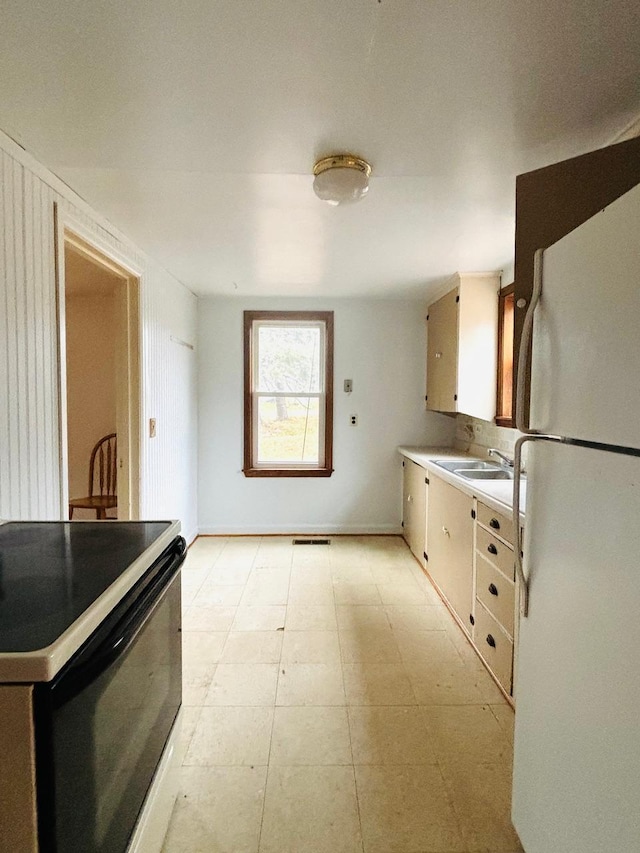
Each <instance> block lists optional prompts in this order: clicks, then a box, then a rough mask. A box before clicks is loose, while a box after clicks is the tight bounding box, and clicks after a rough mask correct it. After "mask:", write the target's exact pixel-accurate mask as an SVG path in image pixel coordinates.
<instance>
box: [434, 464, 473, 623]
mask: <svg viewBox="0 0 640 853" xmlns="http://www.w3.org/2000/svg"><path fill="white" fill-rule="evenodd" d="M472 510H473V498H472V497H471V496H470V495H467V494H465V493H464V492H461V491H460V490H459V489H456V488H455V486H451V485H449V483H445V482H444V481H443V480H441V479H440V478H439V477H434V476H433V475H431V476H430V478H429V513H428V520H427V541H428V543H429V548H428V551H427V554H428V563H427V568H428V571H429V574H430V575H431V578H432V579H433V581H434V582H435V584H436V585H437V587H438V589H439V590H440V592H441V594H442V595H443V596H444V597H445V598H446V599H447V601H448V602H449V604H450V605H451V607H452V608H453V610H454V611H455V612H456V614H457V615H458V617H459V619H460V621H461V622H462V624H463V625H464V626H465V628H466V630H467V632H470V631H471V624H470V619H469V617H470V615H471V614H472V612H473V516H472Z"/></svg>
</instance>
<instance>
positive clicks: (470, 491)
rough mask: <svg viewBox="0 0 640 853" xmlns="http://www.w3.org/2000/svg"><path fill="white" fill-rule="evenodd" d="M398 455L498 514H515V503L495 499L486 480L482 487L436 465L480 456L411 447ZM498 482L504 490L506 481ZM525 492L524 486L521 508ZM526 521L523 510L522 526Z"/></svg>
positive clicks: (449, 448)
mask: <svg viewBox="0 0 640 853" xmlns="http://www.w3.org/2000/svg"><path fill="white" fill-rule="evenodd" d="M398 453H399V454H400V456H404V457H405V458H407V459H411V460H412V461H413V462H415V463H416V464H418V465H420V467H421V468H424V469H425V470H427V471H431V472H432V473H433V474H435V475H436V476H438V477H440V479H441V480H444V481H445V482H446V483H449V484H450V485H452V486H455V487H456V488H458V489H460V491H462V492H465V494H467V495H470V496H471V497H475V498H478V500H481V501H482V502H483V503H485V504H487V506H489V507H491V509H494V510H496V512H502V513H506V514H507V515H512V514H513V502H512V501H509V502H507V501H504V500H501V499H500V498H497V497H495V495H492V494H491V492H490V491H487V490H486V488H485V486H486V485H487V481H486V480H483V481H481V482H482V485H478V484H477V482H475V483H471V482H469V480H465V478H464V477H460V476H458V475H457V474H453V473H452V472H451V471H447V470H446V469H445V468H441V467H440V466H439V465H436V463H435V460H436V459H460V460H461V461H464V460H470V459H473V460H476V459H480V457H479V456H469V454H467V453H464V452H463V451H460V450H456V449H455V448H454V447H409V446H406V445H401V446H400V447H398ZM496 482H499V483H500V488H501V489H504V487H503V486H502V484H503V483H504V482H505V481H504V480H502V481H496ZM509 482H512V481H509ZM489 488H491V486H489ZM524 490H526V486H525V485H524V484H523V486H522V490H521V496H520V505H521V506H524V505H525V495H524V494H522V491H524ZM524 521H525V511H524V510H521V512H520V524H521V525H524Z"/></svg>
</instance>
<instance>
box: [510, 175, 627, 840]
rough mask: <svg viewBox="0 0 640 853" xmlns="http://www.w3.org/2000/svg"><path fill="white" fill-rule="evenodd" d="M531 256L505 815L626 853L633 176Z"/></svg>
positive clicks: (519, 825)
mask: <svg viewBox="0 0 640 853" xmlns="http://www.w3.org/2000/svg"><path fill="white" fill-rule="evenodd" d="M538 261H539V264H538V272H539V275H538V276H537V287H538V292H539V301H538V303H537V306H536V304H535V298H534V299H533V300H532V302H531V304H530V305H529V307H528V321H529V324H530V326H529V327H530V329H531V337H532V346H533V349H532V375H531V417H530V424H529V429H530V432H531V435H529V436H527V437H526V438H525V439H523V443H524V446H526V447H527V453H528V459H527V471H528V476H527V513H526V523H525V533H524V542H523V554H524V559H523V570H524V577H525V578H526V579H527V585H528V613H527V615H526V617H525V616H524V615H521V618H520V632H519V647H518V658H517V662H516V667H517V669H516V694H515V699H516V730H515V754H514V777H513V810H512V817H513V823H514V826H515V828H516V830H517V832H518V834H519V835H520V838H521V840H522V844H523V846H524V849H525V851H526V853H639V851H640V185H639V186H637V187H635V189H633V190H631V191H630V192H628V193H627V194H626V195H624V196H622V197H621V198H619V199H618V200H617V201H616V202H614V203H613V204H611V205H609V206H608V207H607V208H605V209H604V210H603V211H601V212H600V213H598V214H597V215H596V216H594V217H593V218H592V219H590V220H589V221H588V222H586V223H585V224H584V225H582V226H580V227H579V228H577V229H576V230H575V231H573V232H571V233H570V234H569V235H567V236H566V237H564V238H563V239H562V240H560V241H559V242H558V243H556V244H555V245H553V246H551V247H550V248H549V249H547V250H545V251H544V253H539V257H538ZM526 325H527V324H526ZM524 345H525V346H526V345H527V342H526V340H525V342H524ZM519 403H520V406H519V408H520V413H519V420H520V421H522V411H523V406H522V400H520V401H519ZM544 436H550V437H551V438H545V437H544ZM519 449H520V448H518V450H519ZM516 488H517V486H516Z"/></svg>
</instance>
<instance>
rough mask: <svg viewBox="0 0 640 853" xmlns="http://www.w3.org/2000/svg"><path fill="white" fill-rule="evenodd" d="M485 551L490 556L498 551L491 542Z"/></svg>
mask: <svg viewBox="0 0 640 853" xmlns="http://www.w3.org/2000/svg"><path fill="white" fill-rule="evenodd" d="M487 551H488V552H489V553H490V554H497V553H498V549H497V548H496V546H495V545H494V544H493V542H491V543H489V545H487Z"/></svg>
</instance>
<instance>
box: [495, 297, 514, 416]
mask: <svg viewBox="0 0 640 853" xmlns="http://www.w3.org/2000/svg"><path fill="white" fill-rule="evenodd" d="M514 299H515V284H510V285H508V286H507V287H503V288H502V290H501V291H500V297H499V299H498V395H497V405H496V424H497V425H498V426H506V427H512V426H514V423H513V412H512V405H513V321H514Z"/></svg>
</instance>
